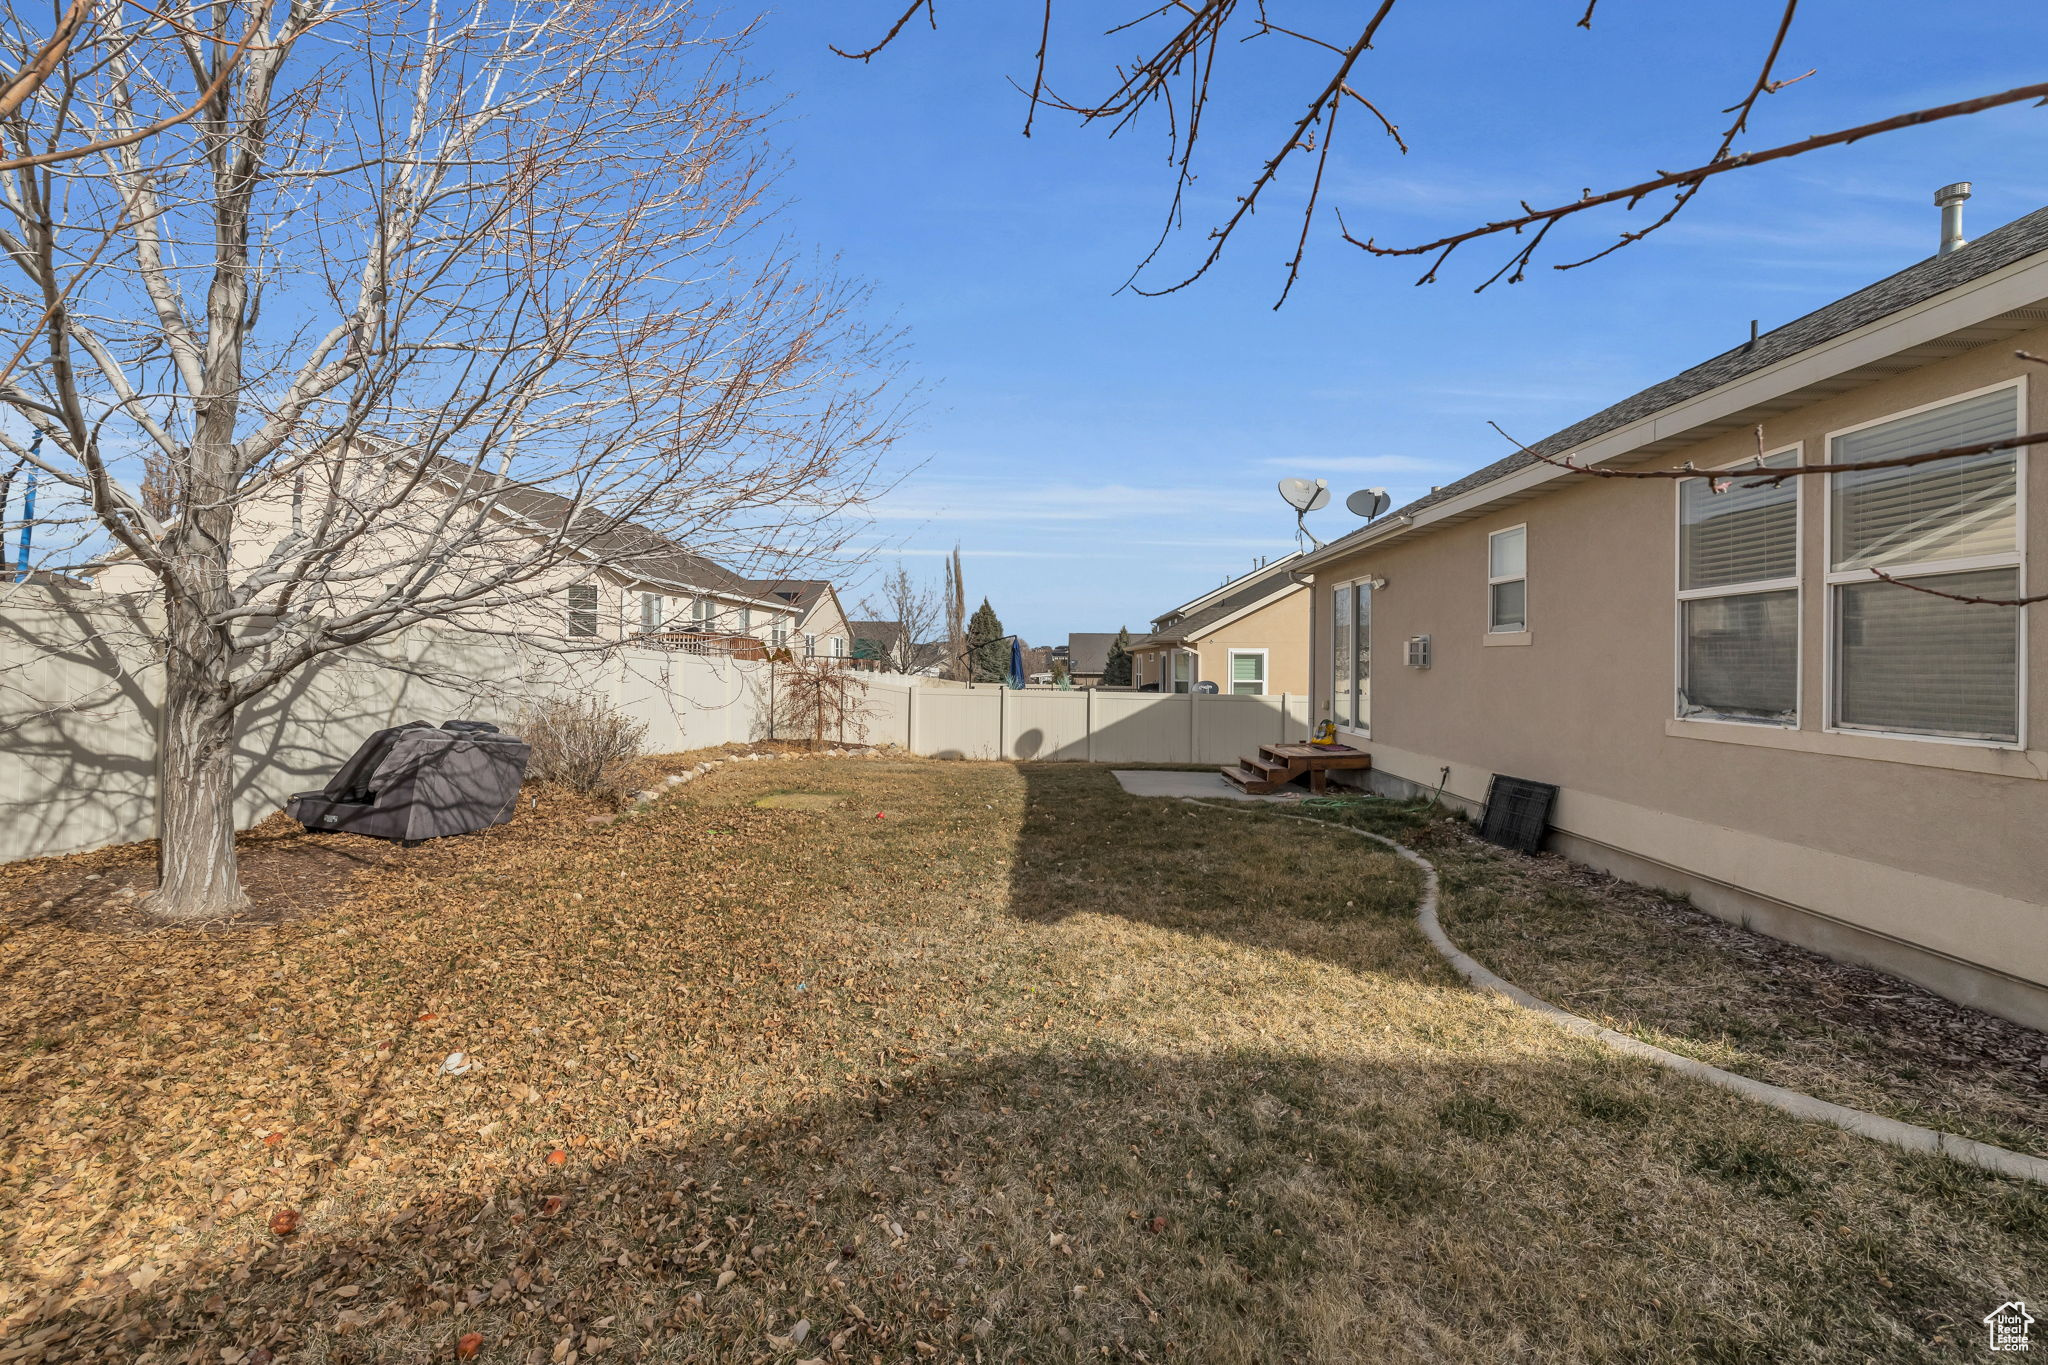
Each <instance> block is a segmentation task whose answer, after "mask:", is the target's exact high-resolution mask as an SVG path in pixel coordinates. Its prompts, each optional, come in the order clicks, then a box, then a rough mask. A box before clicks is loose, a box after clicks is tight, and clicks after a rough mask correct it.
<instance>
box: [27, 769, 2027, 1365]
mask: <svg viewBox="0 0 2048 1365" xmlns="http://www.w3.org/2000/svg"><path fill="white" fill-rule="evenodd" d="M650 785H651V783H650ZM820 788H824V789H829V790H831V791H834V792H843V793H847V796H846V798H845V800H844V801H843V802H842V803H840V806H839V807H838V808H835V809H830V810H801V809H784V810H775V809H763V808H760V807H756V806H755V805H754V804H753V802H754V801H755V800H756V799H758V798H760V797H762V796H765V795H770V794H774V793H776V792H788V791H801V790H805V789H810V790H817V789H820ZM884 810H886V811H887V813H888V818H887V819H885V820H877V819H875V816H876V814H878V813H879V812H882V811H884ZM589 813H590V812H589V811H588V810H587V809H585V808H583V807H581V806H579V805H577V804H576V803H574V802H571V801H567V800H551V801H549V802H547V803H544V804H543V806H542V807H541V809H540V810H538V811H536V812H522V814H521V817H520V819H519V820H518V821H517V822H515V823H514V824H513V825H512V826H508V827H507V828H506V829H505V830H503V831H501V832H499V834H498V835H497V836H494V837H493V838H492V839H490V840H487V841H482V842H479V843H477V844H475V845H471V846H470V847H473V848H475V849H480V850H483V851H484V852H487V853H488V855H489V856H488V857H483V856H471V855H470V854H469V853H467V852H465V850H464V847H463V845H462V841H453V842H452V843H451V844H450V845H449V846H448V847H447V848H446V849H444V850H442V851H441V852H439V853H437V854H436V857H435V858H433V859H424V858H423V859H420V860H417V861H411V862H400V863H393V864H389V865H383V866H380V868H379V869H378V870H376V871H375V872H374V873H373V874H372V875H369V876H367V877H365V878H363V879H362V880H360V881H358V883H357V884H356V885H355V887H354V888H353V891H352V894H351V895H350V896H349V897H348V898H346V899H345V900H342V901H340V902H339V903H336V904H333V905H332V906H331V907H330V908H328V909H325V910H322V911H321V912H320V913H318V914H315V915H312V916H308V917H305V918H302V919H298V920H291V921H287V922H283V923H279V924H274V925H263V926H254V927H249V928H245V929H241V930H237V931H235V932H233V933H228V934H211V935H204V934H194V933H187V932H164V933H156V934H151V935H148V936H137V935H133V934H129V933H126V932H107V933H96V932H84V931H80V930H79V929H77V928H76V927H75V926H71V925H67V924H58V923H52V922H50V921H48V920H47V918H44V919H37V918H35V917H34V916H33V915H27V914H23V915H18V916H14V915H13V912H12V911H11V910H10V911H7V912H5V913H7V914H8V915H10V916H13V917H10V918H5V919H0V935H4V937H0V1039H5V1040H8V1047H9V1050H8V1051H7V1052H6V1053H5V1054H4V1055H0V1081H4V1090H0V1342H4V1343H5V1347H4V1349H7V1350H16V1349H17V1348H18V1350H19V1354H18V1355H17V1356H16V1359H20V1360H33V1359H44V1360H53V1361H54V1360H69V1359H86V1358H92V1357H97V1358H101V1359H120V1360H124V1361H134V1362H153V1363H155V1365H167V1363H168V1362H174V1361H175V1362H189V1363H191V1365H197V1363H198V1362H202V1361H222V1362H226V1361H230V1360H235V1361H254V1360H262V1359H270V1358H272V1357H273V1356H274V1357H276V1358H277V1359H279V1360H281V1361H296V1360H305V1361H336V1362H339V1361H371V1360H374V1361H380V1362H382V1361H392V1362H411V1361H420V1362H426V1361H439V1360H446V1359H447V1358H448V1357H449V1353H450V1351H451V1343H452V1349H453V1350H454V1351H455V1352H456V1353H457V1355H458V1358H459V1357H460V1356H461V1353H462V1349H463V1343H464V1342H467V1341H474V1342H475V1343H476V1345H475V1349H476V1351H477V1352H478V1354H479V1357H480V1358H485V1357H488V1358H492V1359H498V1358H502V1359H505V1360H508V1361H519V1362H522V1365H524V1363H525V1362H529V1361H553V1362H558V1363H559V1365H567V1362H570V1361H575V1362H578V1365H581V1362H585V1361H598V1360H611V1359H617V1360H624V1359H629V1358H636V1357H640V1356H643V1355H644V1356H647V1357H650V1358H654V1359H675V1360H682V1359H688V1358H693V1357H694V1358H697V1359H702V1360H749V1361H752V1360H757V1359H763V1358H775V1357H776V1356H778V1355H779V1356H780V1357H783V1358H788V1359H802V1360H819V1361H831V1362H835V1365H836V1363H837V1362H847V1361H860V1362H866V1361H869V1360H872V1359H876V1358H880V1359H882V1360H886V1361H897V1360H905V1359H920V1360H921V1359H945V1360H956V1359H957V1360H963V1361H966V1360H977V1359H979V1360H989V1361H994V1360H1028V1361H1033V1362H1036V1361H1074V1360H1080V1359H1084V1358H1088V1359H1097V1360H1099V1359H1103V1358H1105V1357H1108V1358H1115V1359H1126V1360H1133V1361H1165V1360H1169V1359H1183V1360H1203V1361H1209V1360H1215V1361H1253V1360H1266V1359H1275V1360H1277V1359H1300V1360H1311V1359H1313V1360H1330V1361H1337V1360H1347V1359H1359V1360H1366V1359H1370V1360H1387V1361H1401V1360H1417V1361H1420V1360H1431V1359H1440V1358H1442V1357H1443V1356H1444V1355H1446V1354H1453V1353H1462V1354H1467V1355H1471V1356H1473V1357H1475V1358H1483V1357H1490V1356H1491V1357H1508V1356H1513V1355H1516V1354H1517V1353H1520V1354H1522V1355H1526V1354H1527V1353H1528V1350H1529V1347H1528V1346H1527V1343H1528V1342H1530V1341H1544V1342H1548V1343H1551V1344H1552V1345H1554V1346H1555V1347H1556V1348H1557V1349H1556V1352H1555V1354H1556V1355H1558V1356H1559V1357H1571V1356H1574V1355H1576V1356H1580V1357H1585V1358H1600V1357H1604V1358H1609V1359H1630V1360H1642V1361H1659V1360H1680V1359H1685V1360H1691V1359H1697V1358H1701V1357H1708V1358H1713V1357H1718V1358H1728V1359H1734V1358H1745V1357H1748V1358H1760V1359H1762V1358H1768V1359H1773V1360H1787V1361H1790V1360H1802V1359H1817V1358H1819V1357H1817V1356H1815V1355H1814V1349H1813V1348H1814V1346H1815V1343H1825V1344H1826V1345H1827V1346H1828V1347H1829V1349H1837V1348H1839V1349H1840V1350H1843V1351H1846V1352H1849V1353H1851V1354H1857V1355H1858V1356H1859V1358H1861V1356H1871V1357H1874V1358H1882V1359H1914V1358H1919V1357H1920V1356H1924V1357H1925V1358H1928V1359H1935V1358H1939V1355H1940V1353H1941V1350H1942V1347H1941V1346H1940V1345H1939V1344H1938V1343H1939V1341H1940V1339H1941V1334H1942V1333H1944V1332H1947V1331H1951V1330H1953V1328H1952V1326H1951V1323H1952V1321H1961V1320H1962V1319H1963V1317H1964V1313H1965V1310H1969V1312H1970V1313H1972V1314H1973V1315H1981V1312H1982V1311H1983V1310H1982V1308H1980V1307H1977V1303H1978V1300H1979V1299H1980V1298H1982V1297H1983V1296H1984V1295H1986V1294H1989V1293H1991V1292H1992V1291H1993V1289H1994V1288H1995V1287H1998V1286H2001V1285H2005V1286H2009V1287H2010V1289H2011V1291H2012V1292H2014V1293H2017V1292H2019V1291H2020V1290H2022V1289H2026V1288H2028V1284H2027V1273H2028V1270H2027V1268H2028V1267H2030V1266H2036V1267H2037V1266H2038V1265H2040V1264H2043V1263H2048V1208H2044V1207H2043V1206H2042V1205H2039V1204H2037V1203H2034V1202H2029V1201H2030V1199H2031V1196H2029V1195H2027V1194H2026V1193H2025V1192H2021V1191H2014V1190H2012V1189H2009V1188H2008V1187H2006V1186H2004V1185H2002V1184H2000V1183H1998V1182H1992V1181H1988V1180H1979V1179H1976V1178H1974V1177H1969V1178H1952V1177H1950V1176H1949V1175H1948V1174H1947V1172H1946V1169H1945V1168H1939V1167H1935V1168H1923V1167H1922V1166H1919V1165H1915V1164H1913V1163H1910V1162H1902V1161H1900V1160H1898V1159H1896V1158H1894V1157H1891V1156H1889V1155H1887V1154H1884V1153H1882V1152H1880V1151H1878V1150H1877V1149H1875V1148H1871V1147H1869V1146H1868V1145H1866V1144H1862V1143H1859V1142H1858V1141H1857V1140H1855V1139H1853V1138H1849V1137H1847V1136H1846V1135H1840V1134H1833V1133H1830V1132H1824V1131H1823V1132H1816V1131H1814V1130H1808V1129H1804V1128H1801V1127H1799V1126H1797V1125H1792V1124H1789V1123H1783V1122H1780V1121H1778V1120H1776V1119H1774V1118H1771V1117H1768V1116H1763V1115H1760V1114H1759V1113H1758V1112H1757V1111H1754V1110H1751V1109H1749V1108H1747V1107H1744V1106H1742V1105H1741V1104H1740V1103H1739V1102H1736V1101H1733V1100H1730V1099H1727V1098H1725V1097H1721V1096H1718V1095H1714V1094H1711V1093H1706V1092H1701V1091H1697V1090H1695V1089H1693V1088H1689V1087H1686V1086H1684V1085H1683V1084H1681V1083H1679V1082H1677V1081H1674V1080H1672V1079H1670V1078H1666V1077H1663V1076H1661V1075H1656V1074H1650V1073H1645V1072H1643V1071H1641V1070H1640V1069H1636V1068H1633V1067H1631V1066H1628V1065H1626V1064H1623V1063H1619V1062H1616V1061H1614V1060H1613V1059H1610V1058H1607V1057H1604V1056H1602V1055H1600V1054H1598V1053H1595V1052H1592V1051H1590V1050H1588V1049H1583V1048H1580V1047H1578V1046H1576V1045H1575V1044H1572V1043H1570V1042H1569V1041H1568V1040H1561V1039H1559V1038H1558V1037H1556V1036H1555V1035H1552V1034H1550V1033H1548V1032H1545V1031H1543V1030H1542V1029H1541V1028H1540V1027H1534V1026H1524V1025H1523V1024H1522V1023H1521V1022H1520V1021H1519V1020H1516V1019H1514V1018H1512V1017H1511V1016H1504V1015H1503V1014H1502V1013H1501V1012H1500V1011H1498V1010H1497V1009H1495V1008H1493V1007H1491V1006H1489V1005H1487V1004H1486V1003H1485V1002H1483V1001H1481V1000H1479V999H1477V998H1476V997H1473V996H1471V995H1470V994H1469V993H1466V992H1464V991H1462V990H1460V989H1459V988H1457V987H1456V985H1455V983H1453V982H1451V981H1449V980H1448V979H1447V978H1446V976H1445V974H1444V973H1443V972H1442V970H1441V968H1440V966H1439V965H1438V964H1436V963H1435V961H1434V959H1433V958H1432V957H1431V956H1430V954H1429V953H1428V950H1427V949H1426V947H1424V946H1423V945H1422V944H1421V943H1420V942H1419V940H1418V939H1416V937H1415V935H1414V932H1413V929H1412V926H1411V925H1410V924H1409V922H1408V920H1407V918H1406V913H1405V910H1406V906H1407V904H1408V901H1409V898H1410V897H1411V896H1412V893H1413V883H1412V875H1411V874H1408V873H1407V872H1405V871H1404V870H1403V868H1402V866H1401V865H1400V864H1399V863H1398V862H1396V861H1395V860H1393V859H1392V858H1390V857H1380V858H1373V857H1362V856H1360V855H1359V853H1358V851H1357V850H1356V849H1355V848H1354V847H1353V844H1354V842H1355V841H1350V840H1346V839H1344V838H1343V837H1342V836H1339V835H1335V834H1330V835H1322V834H1319V833H1318V832H1315V831H1309V832H1308V836H1307V838H1304V837H1303V836H1302V834H1301V833H1300V832H1299V830H1300V827H1299V826H1295V827H1290V828H1288V829H1286V830H1275V831H1269V830H1266V829H1264V828H1263V827H1261V826H1260V825H1259V824H1258V823H1257V822H1247V824H1246V826H1245V827H1244V828H1242V829H1236V830H1233V831H1232V832H1230V833H1228V834H1220V833H1219V830H1218V827H1219V826H1221V825H1222V822H1223V821H1224V819H1225V818H1226V817H1221V816H1215V815H1211V814H1208V813H1202V812H1187V811H1183V810H1180V809H1176V808H1173V807H1170V806H1161V805H1145V804H1143V803H1138V802H1133V801H1131V800H1129V799H1128V798H1124V797H1122V796H1121V794H1120V793H1118V792H1116V790H1115V789H1114V787H1113V785H1111V784H1110V783H1109V779H1108V778H1107V776H1106V774H1104V773H1103V772H1101V771H1100V770H1096V769H1086V768H1075V767H1068V768H1049V767H1034V766H1026V767H1023V768H1018V767H1014V766H1010V765H999V764H948V763H929V762H881V761H862V762H850V763H816V764H811V763H773V764H768V763H764V764H758V765H740V766H735V767H734V768H731V769H728V770H725V771H722V772H720V773H718V774H716V775H715V776H714V777H712V778H711V779H708V780H706V781H704V782H701V783H697V784H692V785H691V786H690V787H688V788H686V789H685V790H684V791H683V792H681V793H678V794H676V795H672V796H669V797H667V798H665V799H664V800H663V801H662V802H661V803H659V804H658V805H656V806H655V807H653V808H651V809H649V810H647V811H644V812H638V813H628V814H623V815H621V816H619V818H618V819H616V820H615V821H614V822H612V823H610V824H607V825H601V826H591V825H587V824H585V823H584V817H585V816H586V815H587V814H589ZM435 849H436V846H435V845H428V846H427V847H426V848H424V849H422V850H418V852H420V853H429V852H434V851H435ZM5 885H6V883H5V882H4V880H0V897H4V894H5ZM1361 907H1362V908H1361ZM30 908H31V909H32V908H33V907H30ZM457 1052H460V1053H462V1054H463V1056H464V1059H465V1061H467V1062H468V1063H469V1065H468V1067H467V1068H466V1069H465V1070H463V1071H461V1072H451V1071H448V1070H447V1069H446V1068H445V1062H446V1059H447V1058H448V1057H449V1056H450V1055H451V1054H454V1053H457ZM272 1137H277V1138H278V1139H279V1140H278V1141H275V1142H272V1141H270V1139H271V1138H272ZM537 1155H538V1156H539V1157H540V1159H539V1160H538V1161H537V1160H536V1156H537ZM572 1156H573V1158H574V1159H573V1160H571V1157H572ZM558 1158H559V1159H558ZM285 1211H292V1212H294V1213H295V1214H296V1215H298V1217H299V1219H300V1221H298V1222H297V1223H296V1224H295V1227H296V1231H295V1232H293V1233H291V1234H289V1235H269V1230H268V1223H269V1220H270V1219H271V1218H272V1217H274V1216H281V1214H282V1213H283V1212H285ZM1838 1229H1847V1230H1848V1231H1847V1232H1846V1233H1844V1232H1841V1231H1838ZM1876 1275H1881V1276H1882V1277H1883V1280H1884V1281H1886V1282H1888V1283H1889V1284H1890V1285H1894V1286H1899V1288H1896V1289H1890V1288H1886V1287H1884V1286H1883V1285H1880V1284H1879V1283H1878V1281H1877V1280H1875V1279H1874V1278H1872V1277H1873V1276H1876ZM2044 1297H2048V1295H2044ZM1652 1301H1655V1302H1656V1306H1655V1307H1654V1309H1645V1308H1644V1305H1645V1304H1649V1303H1652ZM1362 1306H1369V1309H1370V1311H1361V1307H1362ZM1987 1306H1988V1305H1987ZM799 1328H801V1332H799ZM1956 1340H1960V1338H1956ZM785 1343H786V1344H785ZM1916 1353H1917V1354H1916ZM10 1365H12V1362H10Z"/></svg>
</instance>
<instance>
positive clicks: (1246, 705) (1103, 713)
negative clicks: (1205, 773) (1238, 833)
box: [848, 674, 1309, 764]
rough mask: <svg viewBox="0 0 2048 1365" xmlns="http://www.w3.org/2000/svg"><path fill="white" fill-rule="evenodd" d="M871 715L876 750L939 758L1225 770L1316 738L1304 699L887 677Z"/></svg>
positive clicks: (873, 686)
mask: <svg viewBox="0 0 2048 1365" xmlns="http://www.w3.org/2000/svg"><path fill="white" fill-rule="evenodd" d="M867 710H868V715H867V718H866V722H865V725H864V736H863V737H864V738H865V739H866V740H867V742H868V743H870V744H896V745H900V746H902V747H903V748H905V749H908V750H910V751H911V752H912V753H917V754H927V755H930V756H932V757H937V758H1009V759H1040V760H1072V761H1074V762H1080V763H1216V764H1223V763H1229V762H1232V761H1234V760H1235V759H1237V758H1239V757H1241V756H1243V755H1245V754H1251V753H1256V752H1258V747H1259V746H1260V745H1261V744H1275V743H1280V742H1282V741H1286V740H1302V739H1307V738H1308V731H1309V703H1308V698H1307V697H1305V696H1301V695H1294V696H1287V695H1280V696H1270V697H1233V696H1228V695H1223V694H1210V695H1205V694H1202V693H1193V692H1181V693H1172V692H1166V693H1160V692H1091V691H1073V692H1056V691H1039V690H1028V691H1022V692H1013V691H1011V690H1010V689H1009V688H1007V687H999V686H995V685H993V684H991V685H988V686H983V687H972V688H968V687H950V686H941V687H933V686H929V685H926V686H919V685H918V684H917V680H915V679H911V678H901V677H896V676H893V675H889V674H883V675H879V676H877V677H875V678H874V679H873V680H872V681H871V682H870V684H869V688H868V708H867ZM855 737H856V736H853V735H851V734H849V736H848V738H855Z"/></svg>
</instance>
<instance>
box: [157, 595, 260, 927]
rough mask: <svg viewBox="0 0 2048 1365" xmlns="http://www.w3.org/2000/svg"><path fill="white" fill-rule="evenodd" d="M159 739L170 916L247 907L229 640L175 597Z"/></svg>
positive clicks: (163, 906)
mask: <svg viewBox="0 0 2048 1365" xmlns="http://www.w3.org/2000/svg"><path fill="white" fill-rule="evenodd" d="M166 605H167V609H168V611H169V614H170V621H169V623H168V630H167V637H168V644H169V650H168V652H167V654H166V656H165V660H164V707H163V719H162V729H163V732H162V735H161V737H160V739H159V750H158V752H159V754H160V756H161V757H160V763H159V768H158V782H159V784H160V788H161V790H160V792H159V796H158V805H157V824H158V828H157V839H158V845H157V874H158V881H159V885H158V889H157V891H156V894H155V895H153V896H151V897H150V899H149V908H150V910H151V911H152V912H153V913H155V914H158V915H161V916H163V917H165V918H167V919H217V918H220V917H223V916H226V915H231V914H233V913H235V912H236V911H237V910H239V909H241V908H242V907H243V906H244V905H245V904H246V903H247V898H246V897H244V896H243V894H242V882H241V874H240V869H239V868H238V867H237V865H236V862H235V803H234V776H235V775H234V717H233V713H232V712H231V711H230V710H229V709H228V708H227V705H226V701H227V686H228V678H229V676H230V673H229V666H230V659H229V657H228V644H227V640H226V638H225V637H224V636H223V634H222V633H221V632H220V631H219V630H218V629H217V628H215V627H213V626H211V625H209V624H208V623H207V622H206V620H205V614H204V612H203V611H202V610H200V609H198V608H196V607H195V606H193V605H192V604H190V603H188V602H185V601H183V600H181V599H180V598H179V597H177V596H172V597H170V598H169V600H168V602H167V604H166Z"/></svg>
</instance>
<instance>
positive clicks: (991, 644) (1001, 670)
mask: <svg viewBox="0 0 2048 1365" xmlns="http://www.w3.org/2000/svg"><path fill="white" fill-rule="evenodd" d="M967 664H968V669H969V672H968V677H969V678H970V679H971V680H972V681H974V682H993V683H999V682H1002V681H1003V680H1004V679H1006V678H1008V677H1009V676H1010V640H1009V636H1008V635H1007V634H1005V633H1004V631H1003V623H1002V622H1001V621H1000V620H999V619H997V617H996V609H995V608H994V607H992V606H990V605H989V604H988V599H987V598H986V597H984V598H982V599H981V605H980V606H978V607H976V608H975V609H974V619H973V620H971V621H969V622H968V623H967Z"/></svg>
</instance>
